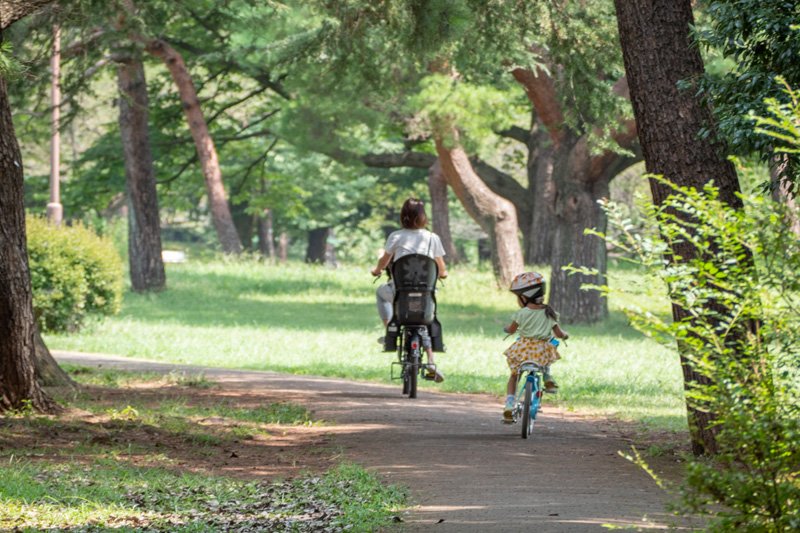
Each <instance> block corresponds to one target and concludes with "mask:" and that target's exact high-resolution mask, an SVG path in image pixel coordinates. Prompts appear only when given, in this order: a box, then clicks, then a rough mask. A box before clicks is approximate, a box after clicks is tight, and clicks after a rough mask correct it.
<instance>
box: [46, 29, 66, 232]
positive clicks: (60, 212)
mask: <svg viewBox="0 0 800 533" xmlns="http://www.w3.org/2000/svg"><path fill="white" fill-rule="evenodd" d="M50 70H51V76H52V78H51V93H50V94H51V98H50V100H51V105H52V107H53V116H52V125H51V133H52V135H51V138H50V202H49V203H48V204H47V219H48V220H49V221H50V222H52V223H53V224H55V225H56V226H60V225H61V220H62V219H63V217H64V208H63V207H62V205H61V181H60V180H61V157H60V153H61V134H60V132H59V127H60V122H61V107H60V106H61V80H60V78H61V28H60V27H59V26H58V25H55V26H53V55H52V57H51V58H50Z"/></svg>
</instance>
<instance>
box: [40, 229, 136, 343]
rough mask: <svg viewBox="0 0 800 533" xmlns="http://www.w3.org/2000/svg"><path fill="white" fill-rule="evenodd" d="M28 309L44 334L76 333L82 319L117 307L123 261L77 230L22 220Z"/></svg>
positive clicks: (91, 235)
mask: <svg viewBox="0 0 800 533" xmlns="http://www.w3.org/2000/svg"><path fill="white" fill-rule="evenodd" d="M26 223H27V232H28V257H29V262H30V270H31V285H32V287H33V306H34V310H35V312H36V316H37V319H38V322H39V326H40V327H41V328H42V330H43V331H64V330H74V329H77V328H78V327H79V326H80V325H81V322H82V321H83V319H84V318H85V317H86V315H90V314H97V315H113V314H115V313H118V312H119V310H120V306H121V304H122V261H121V260H120V257H119V255H118V254H117V252H116V250H115V248H114V245H113V243H112V242H111V241H110V240H108V239H106V238H103V237H99V236H97V235H96V234H95V233H94V232H92V231H91V230H90V229H88V228H85V227H83V226H82V225H80V224H77V225H74V226H71V227H55V226H53V225H51V224H49V223H48V222H47V221H46V220H45V219H43V218H39V217H27V220H26Z"/></svg>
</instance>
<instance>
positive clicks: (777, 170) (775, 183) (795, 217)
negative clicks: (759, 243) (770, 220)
mask: <svg viewBox="0 0 800 533" xmlns="http://www.w3.org/2000/svg"><path fill="white" fill-rule="evenodd" d="M789 166H790V162H789V156H787V155H786V154H776V155H774V156H772V160H771V161H770V166H769V177H770V181H771V187H772V199H773V200H774V201H776V202H779V203H782V204H785V205H786V209H787V211H788V213H787V215H788V216H787V220H786V224H788V225H789V227H790V228H791V230H792V233H794V234H795V235H797V236H798V237H800V213H798V210H797V200H795V198H794V196H793V195H792V180H791V177H790V173H789Z"/></svg>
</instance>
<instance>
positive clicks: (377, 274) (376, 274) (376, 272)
mask: <svg viewBox="0 0 800 533" xmlns="http://www.w3.org/2000/svg"><path fill="white" fill-rule="evenodd" d="M381 271H382V270H381V269H380V268H377V267H376V268H373V269H372V270H370V271H369V273H370V274H372V275H373V276H374V277H376V278H378V277H380V275H381Z"/></svg>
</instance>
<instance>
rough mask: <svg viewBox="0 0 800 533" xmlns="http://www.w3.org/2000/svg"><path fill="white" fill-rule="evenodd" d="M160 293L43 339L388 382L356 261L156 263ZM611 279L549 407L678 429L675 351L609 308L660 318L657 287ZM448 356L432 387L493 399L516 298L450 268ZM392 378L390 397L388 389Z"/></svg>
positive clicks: (445, 298)
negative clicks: (607, 301) (163, 275)
mask: <svg viewBox="0 0 800 533" xmlns="http://www.w3.org/2000/svg"><path fill="white" fill-rule="evenodd" d="M167 276H168V290H167V291H165V292H163V293H160V294H149V295H139V294H133V293H127V294H126V295H125V301H124V305H123V309H122V312H121V313H120V314H119V315H117V316H115V317H111V318H108V319H105V320H104V321H102V322H98V323H94V324H90V325H89V326H87V327H86V328H85V329H84V330H83V331H81V332H80V333H75V334H69V335H48V336H47V337H46V340H47V343H48V345H49V346H50V347H51V348H52V349H56V350H76V351H86V352H101V353H110V354H119V355H125V356H131V357H141V358H147V359H153V360H159V361H169V362H175V363H192V364H200V365H210V366H224V367H232V368H244V369H256V370H274V371H281V372H291V373H298V374H314V375H324V376H338V377H345V378H350V379H359V380H373V381H382V382H389V367H390V363H391V361H392V360H393V355H392V354H387V353H382V352H381V351H380V347H379V345H378V343H377V342H376V340H377V338H378V337H379V336H381V335H382V327H381V325H380V322H379V320H378V317H377V312H376V309H375V302H374V290H375V285H373V284H371V282H370V280H371V277H370V275H369V273H368V269H367V268H366V267H342V268H339V269H336V270H332V269H327V268H323V267H314V266H308V265H304V264H299V263H292V264H288V265H282V266H274V265H266V264H263V263H258V262H255V261H242V262H239V261H223V260H218V261H210V262H189V263H184V264H177V265H168V272H167ZM611 285H612V286H614V285H617V286H624V287H626V288H627V289H630V290H631V293H630V294H629V295H627V296H625V298H624V299H623V298H618V299H617V300H612V301H611V316H610V318H609V319H608V320H606V321H605V322H603V323H601V324H597V325H593V326H570V327H568V328H567V329H568V330H569V332H570V335H571V338H570V340H569V342H568V346H563V345H562V347H561V348H560V351H561V354H562V356H563V359H562V360H561V361H559V362H558V363H557V364H556V365H554V367H553V372H554V374H555V376H556V378H557V379H558V381H559V385H560V392H559V395H558V399H557V400H555V399H553V398H552V397H548V399H547V400H548V401H549V402H554V401H557V402H558V403H559V404H560V405H562V406H564V407H566V408H569V409H579V410H586V411H590V412H593V413H598V414H604V415H613V416H618V417H620V418H623V419H630V420H637V421H641V422H642V423H644V424H646V425H648V426H651V427H655V428H662V429H673V430H681V429H684V428H685V426H686V418H685V414H684V405H683V399H682V379H681V372H680V367H679V364H678V356H677V354H676V353H675V352H674V350H671V349H668V348H665V347H662V346H660V345H658V344H656V343H655V342H653V341H652V340H649V339H647V338H645V337H643V336H642V335H641V334H640V333H638V332H636V331H635V330H633V329H632V328H631V327H630V326H629V325H628V324H627V319H626V318H625V316H624V314H623V313H622V311H621V307H622V306H623V305H626V306H628V305H639V306H641V307H642V308H644V309H645V310H648V311H651V312H655V313H664V314H666V313H668V312H669V308H668V305H667V302H666V300H665V297H664V295H663V294H664V293H663V291H659V290H658V287H653V285H652V284H649V283H647V282H646V281H645V280H643V279H642V278H641V277H640V276H639V275H638V274H637V273H636V272H632V271H629V270H625V269H620V268H617V269H615V270H612V272H611ZM438 301H439V317H440V319H441V321H442V324H443V328H444V335H445V344H446V345H447V353H444V354H438V357H437V363H438V365H439V367H440V369H441V370H442V372H443V373H444V374H445V375H446V378H447V379H446V381H445V382H444V383H442V384H441V385H430V384H427V383H426V384H424V387H436V388H437V389H439V390H444V391H463V392H489V393H493V394H497V395H499V394H501V393H503V391H504V387H505V382H506V380H507V375H508V374H507V367H506V364H505V358H504V356H503V355H502V352H503V350H505V348H506V347H507V346H508V345H509V344H510V342H511V339H508V340H505V341H504V340H503V337H504V334H503V332H502V325H503V324H504V323H506V322H507V321H508V317H509V316H510V314H511V313H512V312H513V311H514V310H515V306H516V304H515V300H514V298H513V297H512V296H511V295H510V294H509V293H508V292H507V291H502V290H499V289H497V288H496V286H495V283H494V281H493V278H492V276H491V273H489V272H481V271H477V270H475V269H467V268H458V267H456V268H454V269H452V271H451V276H450V279H448V280H447V281H446V282H445V285H444V286H443V287H441V289H440V291H439V295H438ZM399 389H400V385H399V384H398V394H399V393H400V390H399Z"/></svg>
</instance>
